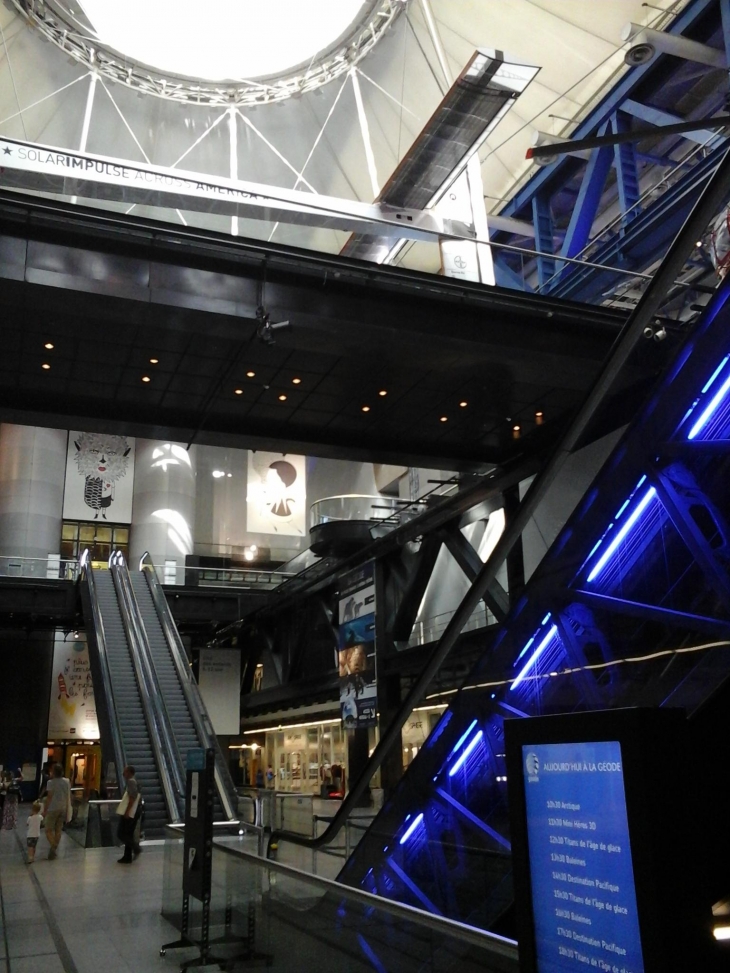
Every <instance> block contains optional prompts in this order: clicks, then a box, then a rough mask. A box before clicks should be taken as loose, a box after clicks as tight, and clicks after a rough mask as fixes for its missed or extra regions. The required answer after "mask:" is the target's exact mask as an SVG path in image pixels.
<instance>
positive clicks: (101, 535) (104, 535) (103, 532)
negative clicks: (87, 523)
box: [96, 526, 112, 544]
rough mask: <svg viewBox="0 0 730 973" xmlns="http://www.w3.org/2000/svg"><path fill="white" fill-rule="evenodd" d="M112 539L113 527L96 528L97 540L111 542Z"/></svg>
mask: <svg viewBox="0 0 730 973" xmlns="http://www.w3.org/2000/svg"><path fill="white" fill-rule="evenodd" d="M111 539H112V529H111V527H101V526H98V527H97V528H96V540H97V541H103V542H104V543H105V544H110V543H111Z"/></svg>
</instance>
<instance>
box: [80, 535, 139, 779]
mask: <svg viewBox="0 0 730 973" xmlns="http://www.w3.org/2000/svg"><path fill="white" fill-rule="evenodd" d="M88 554H89V552H88V550H86V551H84V553H83V554H82V555H81V560H80V567H81V574H80V575H79V580H80V581H86V586H87V588H88V589H89V602H90V604H91V614H92V622H93V626H94V634H95V639H96V647H97V654H98V656H99V667H100V669H101V678H102V682H103V683H104V685H103V687H102V688H103V691H104V696H105V697H106V707H107V712H108V715H109V730H110V732H111V737H112V739H111V744H112V753H113V754H114V770H115V773H116V776H117V787H118V788H119V793H120V794H121V793H122V789H123V788H122V771H123V770H124V768H125V767H126V766H127V756H126V752H125V750H124V737H123V736H122V727H121V724H120V723H119V714H118V713H117V706H116V703H115V701H114V691H113V687H112V677H111V670H110V669H109V655H108V653H107V648H106V633H105V631H104V619H103V618H102V615H101V610H100V608H99V602H98V596H97V592H96V582H95V581H94V569H93V568H92V566H91V561H90V560H89V557H88Z"/></svg>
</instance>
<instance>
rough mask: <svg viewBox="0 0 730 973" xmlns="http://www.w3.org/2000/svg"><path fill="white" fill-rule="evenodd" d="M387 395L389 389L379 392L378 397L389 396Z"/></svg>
mask: <svg viewBox="0 0 730 973" xmlns="http://www.w3.org/2000/svg"><path fill="white" fill-rule="evenodd" d="M387 394H388V390H387V389H381V390H380V391H379V392H378V395H387Z"/></svg>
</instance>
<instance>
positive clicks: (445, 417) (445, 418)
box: [441, 416, 449, 422]
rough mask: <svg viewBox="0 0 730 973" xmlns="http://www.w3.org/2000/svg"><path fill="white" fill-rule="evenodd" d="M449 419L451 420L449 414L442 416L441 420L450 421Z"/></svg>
mask: <svg viewBox="0 0 730 973" xmlns="http://www.w3.org/2000/svg"><path fill="white" fill-rule="evenodd" d="M448 421H449V417H448V416H441V422H448Z"/></svg>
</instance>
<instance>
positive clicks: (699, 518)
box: [340, 280, 730, 928]
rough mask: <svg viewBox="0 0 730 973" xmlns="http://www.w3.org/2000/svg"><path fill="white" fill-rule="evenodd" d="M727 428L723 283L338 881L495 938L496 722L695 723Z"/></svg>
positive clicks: (720, 529) (714, 618)
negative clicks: (601, 714)
mask: <svg viewBox="0 0 730 973" xmlns="http://www.w3.org/2000/svg"><path fill="white" fill-rule="evenodd" d="M727 430H730V280H729V281H727V282H726V283H725V284H724V285H723V287H722V288H721V289H720V290H719V292H718V293H717V295H716V296H715V298H714V299H713V301H712V303H711V305H710V306H709V307H708V309H707V311H706V313H705V315H704V317H703V319H702V321H701V322H700V324H699V326H698V328H697V329H696V332H695V334H694V335H692V336H690V337H688V339H687V340H686V342H685V344H684V346H683V347H680V348H678V350H677V355H676V361H675V363H674V364H671V365H670V366H669V367H668V371H667V374H666V375H665V376H664V378H663V380H662V383H661V385H660V386H659V387H658V389H657V390H656V391H655V393H654V394H653V396H652V397H651V399H650V401H649V402H648V403H647V405H646V407H645V408H644V410H643V411H642V412H640V413H639V414H638V415H637V416H636V418H635V420H634V422H633V423H632V425H631V427H630V428H629V429H628V430H627V432H626V433H625V435H624V437H623V438H622V440H621V442H620V443H619V444H618V446H617V447H616V449H615V450H614V453H613V454H612V456H611V457H610V458H609V459H608V461H607V462H606V464H605V465H604V467H603V469H602V470H601V471H600V473H599V474H598V476H597V477H596V479H595V481H594V483H593V485H592V487H591V488H590V490H589V491H588V492H587V493H586V496H585V497H584V499H583V501H582V502H581V503H580V504H579V505H578V507H577V508H576V510H575V511H574V513H573V515H572V516H571V518H570V520H569V521H568V523H567V524H566V525H565V527H564V529H563V531H562V532H561V533H560V534H559V536H558V537H557V539H556V541H555V543H554V544H553V546H552V547H551V549H550V550H549V551H548V553H547V554H546V556H545V557H544V559H543V561H542V562H541V564H540V565H539V567H538V568H537V570H536V571H535V573H534V575H533V576H532V577H531V579H530V581H529V584H528V585H527V587H526V589H525V592H524V594H523V596H522V597H521V599H520V600H519V602H518V603H517V605H515V606H514V607H513V609H512V610H511V613H510V615H509V616H508V618H507V620H506V621H505V623H504V624H503V625H502V627H501V628H500V630H499V634H498V636H497V638H496V640H495V642H494V643H493V644H492V645H491V646H490V648H489V650H488V651H486V652H485V653H484V655H483V657H482V659H481V660H480V662H479V663H478V664H477V666H476V668H475V669H474V671H473V672H472V673H471V675H470V676H469V678H468V679H467V681H466V683H465V684H464V686H463V687H462V689H461V690H460V692H459V693H458V694H457V695H456V696H455V697H453V698H452V699H451V700H450V705H449V708H448V710H447V711H446V712H445V714H444V715H443V716H442V718H441V720H440V721H439V724H438V725H437V727H436V728H435V729H434V731H433V732H432V734H431V736H430V737H429V738H428V739H427V740H426V742H425V744H424V745H423V746H422V747H421V749H420V750H419V752H418V755H417V757H416V758H415V760H414V761H413V763H412V764H411V765H410V767H409V768H408V771H407V773H406V774H405V776H404V777H403V779H402V781H401V783H400V785H399V786H398V787H397V788H396V790H395V793H394V794H393V795H392V797H391V798H390V799H389V801H388V802H387V803H386V804H385V806H384V807H383V809H382V810H381V812H380V813H379V815H378V817H377V818H376V821H375V823H374V825H373V827H372V829H371V830H370V831H369V832H368V833H367V834H366V835H365V836H364V837H363V839H362V841H361V842H360V844H359V845H358V847H357V849H356V850H355V852H354V854H353V855H352V857H351V859H350V860H349V862H348V863H347V865H346V866H345V867H344V869H343V871H342V873H341V875H340V880H341V881H344V882H346V883H348V884H352V885H355V886H362V887H366V888H368V889H369V890H370V891H375V892H377V893H378V894H380V895H384V896H387V897H391V898H396V899H399V900H400V901H405V902H409V903H411V904H413V905H415V906H417V907H418V908H429V909H432V910H433V911H434V912H438V913H440V914H443V915H446V916H449V917H451V918H454V919H458V920H461V921H465V922H469V923H472V924H474V925H478V926H482V927H484V928H490V927H494V925H495V923H497V922H498V921H499V920H500V917H502V916H503V915H504V914H505V911H506V910H507V909H508V908H509V905H510V902H511V878H510V874H511V865H510V853H509V851H510V833H509V814H508V808H507V805H506V794H505V785H504V780H505V774H506V769H505V764H504V752H505V747H504V729H503V727H504V720H505V719H513V718H520V717H524V716H532V715H540V714H545V713H556V712H574V711H578V710H581V709H594V708H598V709H601V708H613V707H621V706H629V707H630V706H641V705H658V704H662V703H667V704H668V705H671V706H677V707H683V708H684V709H686V710H687V712H688V713H692V712H693V711H694V710H695V709H697V708H699V707H700V706H701V705H702V704H703V702H704V701H705V700H706V699H707V698H709V697H710V696H711V695H712V694H713V693H714V692H715V690H716V689H717V687H718V685H719V683H720V682H721V681H722V680H724V679H730V652H727V651H722V650H721V649H712V648H708V646H713V645H718V644H720V645H723V644H726V643H727V642H728V640H730V490H728V489H727V484H728V483H730V441H728V442H727V445H725V444H724V443H723V439H724V437H725V435H726V431H727ZM680 647H681V648H682V650H683V654H682V655H681V657H679V656H676V650H677V648H680ZM670 659H672V660H673V662H672V665H671V666H669V665H667V662H668V660H670ZM680 659H681V661H680ZM626 660H630V664H629V665H627V664H626ZM426 822H427V827H428V835H427V836H426ZM399 836H402V837H399ZM426 837H427V839H428V840H424V839H425V838H426ZM384 838H385V839H386V840H385V841H384V840H383V839H384ZM396 839H397V840H396ZM384 847H385V848H387V849H388V850H387V851H384V850H383V849H384Z"/></svg>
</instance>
